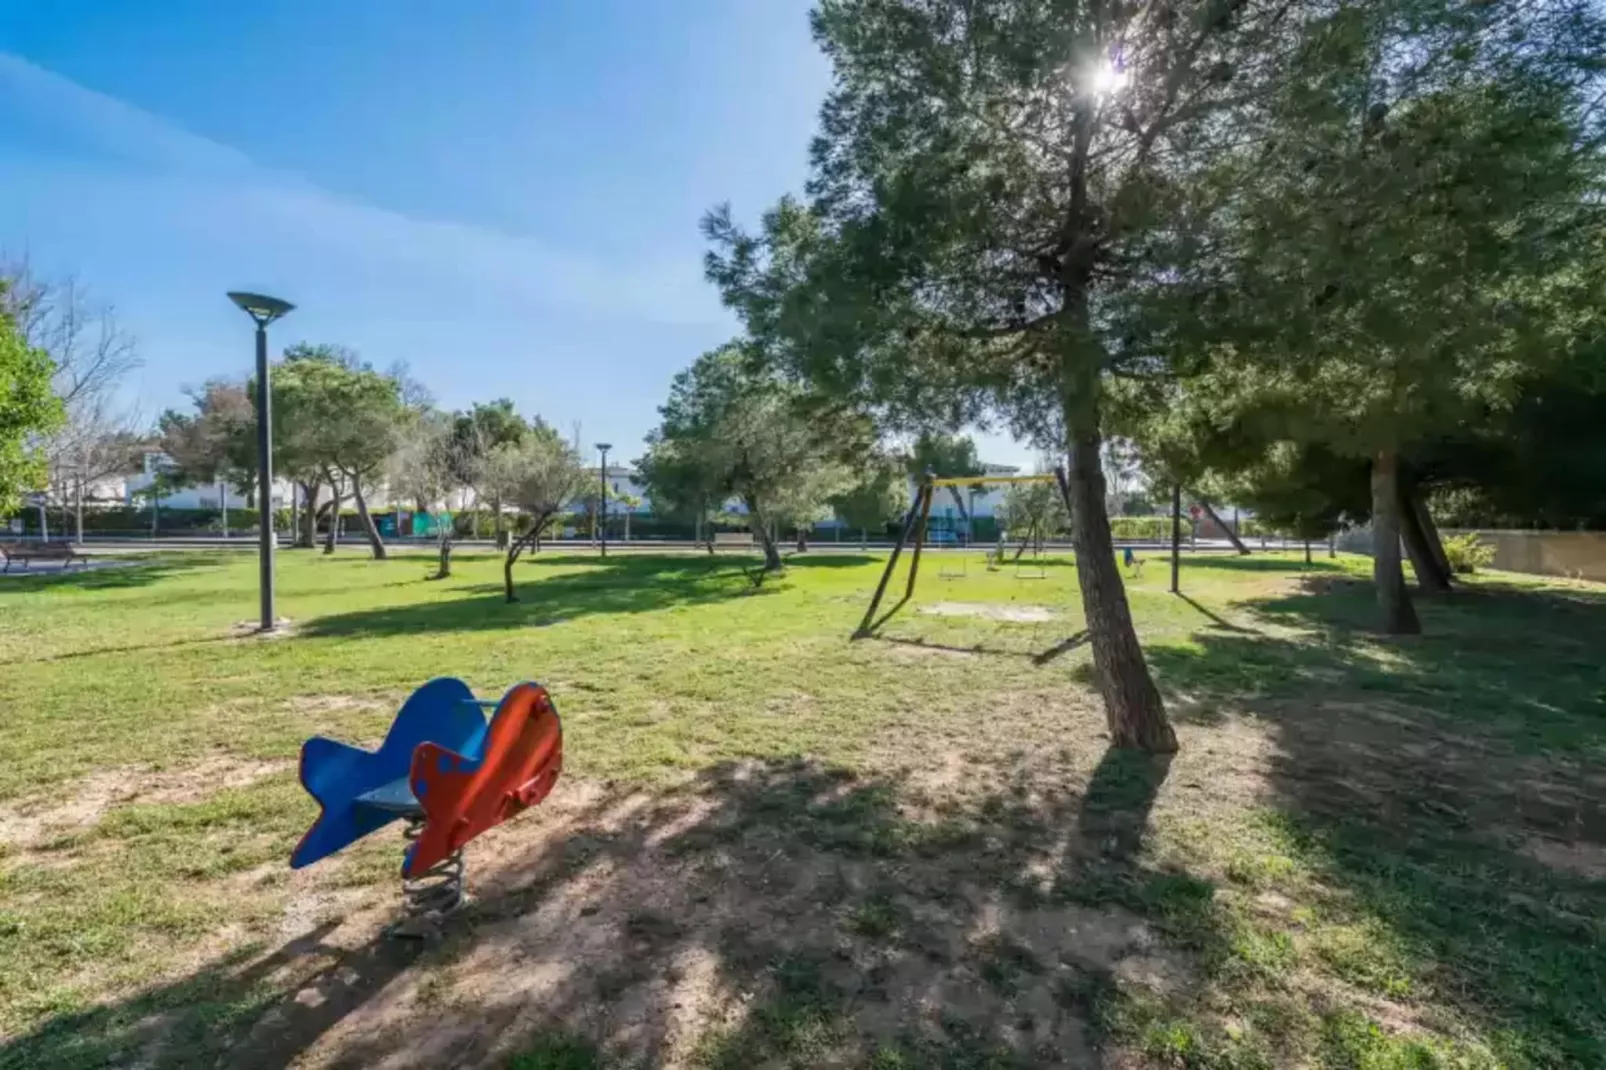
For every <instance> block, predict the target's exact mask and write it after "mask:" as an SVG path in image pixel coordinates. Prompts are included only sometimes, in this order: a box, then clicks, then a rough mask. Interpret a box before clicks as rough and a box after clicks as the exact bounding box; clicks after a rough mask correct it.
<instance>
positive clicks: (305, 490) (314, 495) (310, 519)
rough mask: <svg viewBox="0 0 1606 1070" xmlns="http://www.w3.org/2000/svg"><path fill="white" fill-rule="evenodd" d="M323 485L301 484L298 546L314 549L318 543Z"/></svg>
mask: <svg viewBox="0 0 1606 1070" xmlns="http://www.w3.org/2000/svg"><path fill="white" fill-rule="evenodd" d="M321 486H322V484H321V483H320V482H319V481H318V480H316V479H313V480H309V481H307V482H305V483H302V484H301V518H300V519H301V531H300V532H299V533H298V534H297V536H296V545H298V546H304V547H306V548H307V549H309V550H310V549H312V548H313V547H314V546H316V545H317V543H318V489H319V488H320V487H321Z"/></svg>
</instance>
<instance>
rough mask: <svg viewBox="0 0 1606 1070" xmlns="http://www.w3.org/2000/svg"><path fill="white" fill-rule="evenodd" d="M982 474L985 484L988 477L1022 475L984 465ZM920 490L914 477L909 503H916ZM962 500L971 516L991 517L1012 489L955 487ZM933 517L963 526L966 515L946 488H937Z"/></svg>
mask: <svg viewBox="0 0 1606 1070" xmlns="http://www.w3.org/2000/svg"><path fill="white" fill-rule="evenodd" d="M982 471H983V474H982V475H980V476H978V477H977V479H978V480H979V481H983V482H984V481H985V480H986V479H987V477H988V476H992V477H994V478H997V477H1000V476H1013V475H1019V474H1020V468H1019V467H1018V466H1016V465H1012V464H986V463H983V464H982ZM919 489H920V486H919V483H917V482H916V480H915V479H914V478H913V477H910V479H909V500H910V501H914V498H915V492H916V491H917V490H919ZM954 490H957V491H958V492H959V498H960V500H961V501H963V502H964V503H965V512H967V513H969V514H970V515H971V516H975V517H983V516H992V515H993V513H994V512H995V511H996V510H997V509H998V507H999V506H1000V505H1002V504H1003V503H1004V494H1005V492H1007V491H1008V490H1009V485H1008V484H998V485H993V486H985V485H984V486H983V487H982V488H981V489H976V488H973V487H955V488H954ZM931 515H932V516H935V517H946V518H948V519H949V520H951V521H953V522H954V523H956V524H963V523H964V520H963V514H962V513H960V511H959V505H958V503H957V502H955V501H954V495H953V491H950V490H949V489H948V488H947V487H939V488H937V493H936V494H935V495H934V496H933V497H932V499H931Z"/></svg>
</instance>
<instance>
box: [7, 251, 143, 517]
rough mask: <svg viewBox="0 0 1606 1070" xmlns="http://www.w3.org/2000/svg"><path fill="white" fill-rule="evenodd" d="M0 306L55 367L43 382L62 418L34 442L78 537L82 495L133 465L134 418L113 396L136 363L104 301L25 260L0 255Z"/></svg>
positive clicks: (134, 350)
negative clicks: (48, 384)
mask: <svg viewBox="0 0 1606 1070" xmlns="http://www.w3.org/2000/svg"><path fill="white" fill-rule="evenodd" d="M0 279H3V280H4V281H5V286H4V287H0V308H3V311H4V312H5V313H6V314H7V315H8V316H10V317H11V318H12V320H13V322H15V323H16V325H17V328H18V330H19V331H20V332H21V333H22V336H23V339H24V341H25V342H26V343H27V344H28V345H31V346H36V347H38V348H40V349H43V350H44V351H45V352H46V353H48V354H49V355H50V359H51V360H52V361H53V362H54V363H55V365H56V371H55V375H54V377H53V379H52V382H51V386H52V389H53V390H54V391H55V393H56V396H57V397H59V398H60V399H61V402H62V407H63V409H64V411H65V415H66V419H65V421H64V422H63V423H62V425H61V427H60V428H59V429H57V430H56V431H54V432H52V433H50V434H49V435H47V436H45V437H44V438H43V439H42V440H41V441H40V443H39V446H40V451H41V452H42V453H43V454H44V457H45V463H46V464H47V466H48V472H49V476H48V479H49V483H48V485H49V489H50V496H51V498H52V499H53V500H54V501H55V502H56V503H57V504H58V505H59V506H60V507H61V509H62V512H63V515H65V513H66V510H67V508H68V507H69V506H71V507H72V508H73V511H74V514H75V529H76V537H77V539H78V540H79V541H82V540H83V537H84V514H83V501H84V493H85V491H86V490H88V489H89V488H91V487H93V486H94V484H96V483H99V482H101V481H102V480H105V479H109V478H111V477H113V476H119V475H125V474H128V473H129V472H131V471H133V470H134V469H135V468H136V467H137V466H138V456H139V452H140V449H141V448H142V447H143V446H144V444H145V443H144V442H143V440H142V438H141V436H140V434H139V417H138V413H137V412H136V410H135V409H134V408H133V407H132V406H130V405H128V404H127V403H126V402H125V401H124V399H122V398H121V397H120V396H119V394H120V392H121V388H122V385H123V382H124V380H125V379H126V378H127V377H128V374H129V373H130V372H131V371H133V370H135V369H136V368H138V367H139V365H140V358H139V351H138V347H137V346H136V344H135V341H134V338H133V336H132V335H130V334H129V333H128V332H127V331H125V330H123V328H122V327H121V326H120V325H119V324H118V322H117V317H116V314H115V313H114V311H113V310H112V308H111V306H110V305H102V304H97V303H95V302H94V301H93V299H92V297H91V295H90V294H89V292H88V290H87V289H86V288H85V287H84V286H83V284H82V283H80V282H79V281H78V280H77V279H76V278H74V277H73V276H71V275H69V276H66V277H64V278H61V279H56V280H52V279H46V278H43V277H41V276H39V275H38V274H36V273H35V272H34V271H33V268H32V266H31V265H30V264H29V263H28V261H27V260H25V259H24V260H10V261H5V260H0Z"/></svg>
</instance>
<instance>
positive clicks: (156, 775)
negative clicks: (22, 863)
mask: <svg viewBox="0 0 1606 1070" xmlns="http://www.w3.org/2000/svg"><path fill="white" fill-rule="evenodd" d="M291 768H294V763H291V762H265V761H256V760H252V759H247V758H236V757H232V756H229V755H217V756H215V757H211V758H207V759H204V760H202V761H200V762H198V763H196V764H194V765H188V766H184V767H182V768H176V769H155V768H152V767H150V766H123V767H120V768H117V769H106V770H102V771H100V772H97V773H92V774H90V775H89V776H87V777H84V778H82V779H80V780H76V781H72V782H70V783H67V784H64V785H61V786H59V787H58V788H57V789H56V790H54V791H52V792H51V793H50V794H49V795H48V796H34V797H32V798H28V799H24V800H22V801H20V802H17V803H15V804H13V805H10V806H6V807H3V808H0V843H5V844H7V845H9V846H12V847H17V848H21V849H23V850H30V849H33V848H36V847H38V846H40V845H41V844H44V843H48V842H50V841H51V840H54V839H58V838H60V837H62V836H70V835H72V834H74V833H77V832H82V831H83V830H85V829H88V828H92V827H93V826H94V825H95V824H97V823H98V822H99V821H100V819H101V818H102V817H103V816H105V814H106V813H107V812H108V811H110V810H112V809H113V808H114V807H117V806H124V805H127V804H129V803H133V802H151V803H172V802H189V801H193V800H197V799H203V798H206V797H207V796H209V795H211V794H213V793H215V792H218V791H222V790H224V789H227V788H242V787H246V786H247V785H250V784H254V783H256V782H257V781H259V780H261V779H263V778H264V777H268V776H272V775H274V774H276V773H280V772H283V771H285V770H287V769H291Z"/></svg>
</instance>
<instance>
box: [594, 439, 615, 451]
mask: <svg viewBox="0 0 1606 1070" xmlns="http://www.w3.org/2000/svg"><path fill="white" fill-rule="evenodd" d="M597 449H599V450H601V451H602V452H603V453H607V452H608V451H609V450H611V449H613V443H612V442H599V443H597Z"/></svg>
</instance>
